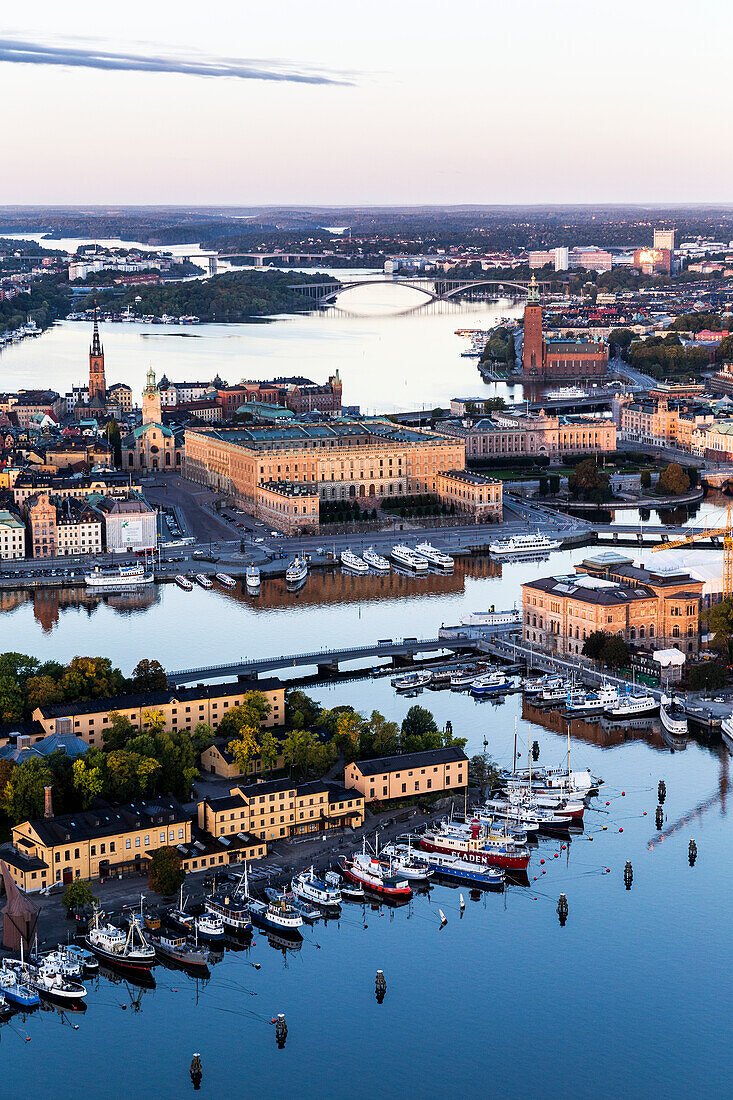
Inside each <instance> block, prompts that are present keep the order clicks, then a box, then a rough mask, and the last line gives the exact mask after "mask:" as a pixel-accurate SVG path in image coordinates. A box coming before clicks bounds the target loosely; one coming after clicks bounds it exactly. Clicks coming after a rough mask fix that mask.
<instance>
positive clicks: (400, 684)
mask: <svg viewBox="0 0 733 1100" xmlns="http://www.w3.org/2000/svg"><path fill="white" fill-rule="evenodd" d="M432 678H433V674H432V673H431V672H429V671H427V669H420V670H419V671H417V672H408V673H407V675H405V676H395V678H394V679H393V680H392V687H393V688H394V689H395V691H415V690H416V689H417V688H423V687H427V685H428V684H429V683H430V681H431V680H432Z"/></svg>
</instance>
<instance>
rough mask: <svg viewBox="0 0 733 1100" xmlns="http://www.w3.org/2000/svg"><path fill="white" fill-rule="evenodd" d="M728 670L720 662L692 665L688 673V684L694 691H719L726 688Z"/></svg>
mask: <svg viewBox="0 0 733 1100" xmlns="http://www.w3.org/2000/svg"><path fill="white" fill-rule="evenodd" d="M727 680H728V670H727V668H726V667H725V665H724V664H722V663H721V662H720V661H706V662H705V663H704V664H699V665H692V667H691V668H690V670H689V672H688V673H687V683H688V685H689V687H690V688H691V689H692V691H717V690H718V688H722V687H725V684H726V682H727Z"/></svg>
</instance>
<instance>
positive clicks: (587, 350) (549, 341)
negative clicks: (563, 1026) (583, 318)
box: [522, 275, 608, 381]
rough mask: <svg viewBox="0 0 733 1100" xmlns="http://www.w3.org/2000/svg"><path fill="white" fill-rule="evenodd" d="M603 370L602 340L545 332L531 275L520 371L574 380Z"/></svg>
mask: <svg viewBox="0 0 733 1100" xmlns="http://www.w3.org/2000/svg"><path fill="white" fill-rule="evenodd" d="M607 370H608V347H607V345H606V344H604V343H603V342H602V341H600V340H565V339H563V340H558V339H553V338H549V337H546V336H545V334H544V332H543V328H542V305H541V304H540V290H539V287H538V286H537V283H536V281H535V277H534V275H533V276H532V280H531V282H530V285H529V290H528V291H527V304H526V306H525V307H524V338H523V343H522V374H523V375H524V376H525V378H534V379H537V380H538V381H542V380H543V379H545V378H553V379H562V378H565V379H570V378H572V379H573V380H574V381H578V380H579V379H582V380H585V379H588V378H598V377H600V376H601V375H604V374H605V373H606V371H607Z"/></svg>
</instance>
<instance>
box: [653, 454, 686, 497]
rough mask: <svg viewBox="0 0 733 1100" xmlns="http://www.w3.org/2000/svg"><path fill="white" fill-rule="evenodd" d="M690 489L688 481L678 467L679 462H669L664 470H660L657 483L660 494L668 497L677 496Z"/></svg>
mask: <svg viewBox="0 0 733 1100" xmlns="http://www.w3.org/2000/svg"><path fill="white" fill-rule="evenodd" d="M689 488H690V479H689V477H688V476H687V474H686V473H685V471H684V470H683V469H682V467H681V466H680V464H679V462H670V464H669V466H667V467H666V469H664V470H662V472H661V474H660V475H659V481H658V482H657V489H658V490H659V492H660V493H666V494H667V495H668V496H679V495H680V494H681V493H686V492H687V490H688V489H689Z"/></svg>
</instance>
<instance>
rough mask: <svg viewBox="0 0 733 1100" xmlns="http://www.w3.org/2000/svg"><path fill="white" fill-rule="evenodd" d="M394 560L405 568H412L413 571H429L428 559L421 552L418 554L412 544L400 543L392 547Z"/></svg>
mask: <svg viewBox="0 0 733 1100" xmlns="http://www.w3.org/2000/svg"><path fill="white" fill-rule="evenodd" d="M391 558H392V561H395V562H397V564H398V565H401V566H402V567H403V569H411V570H412V572H413V573H427V571H428V561H427V558H424V557H423V556H422V555H421V554H416V553H415V551H414V550H413V549H412V548H411V547H410V546H405V545H404V543H400V544H399V545H397V546H393V547H392V553H391Z"/></svg>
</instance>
